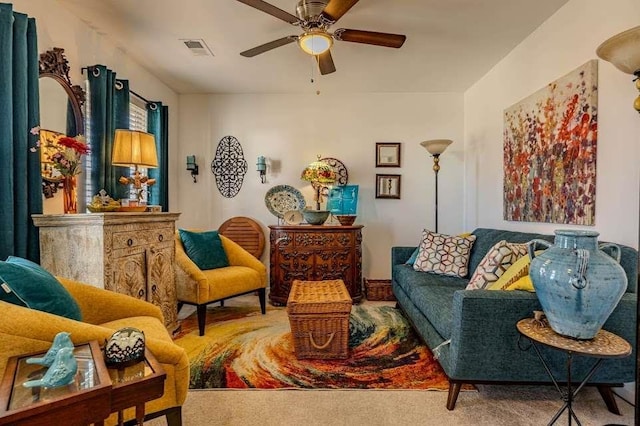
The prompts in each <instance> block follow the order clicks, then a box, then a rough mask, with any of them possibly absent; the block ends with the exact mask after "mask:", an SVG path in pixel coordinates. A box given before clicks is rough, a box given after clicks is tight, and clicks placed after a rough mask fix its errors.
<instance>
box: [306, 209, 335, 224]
mask: <svg viewBox="0 0 640 426" xmlns="http://www.w3.org/2000/svg"><path fill="white" fill-rule="evenodd" d="M302 217H304V220H306V221H307V223H308V224H309V225H322V224H323V223H324V222H325V221H326V220H327V218H328V217H329V210H308V209H304V210H302Z"/></svg>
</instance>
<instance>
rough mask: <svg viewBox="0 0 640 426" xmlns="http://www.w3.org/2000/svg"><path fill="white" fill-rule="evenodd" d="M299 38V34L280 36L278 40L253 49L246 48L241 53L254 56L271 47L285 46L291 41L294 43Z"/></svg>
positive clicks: (247, 56) (245, 55) (249, 56)
mask: <svg viewBox="0 0 640 426" xmlns="http://www.w3.org/2000/svg"><path fill="white" fill-rule="evenodd" d="M297 39H298V36H286V37H282V38H279V39H277V40H273V41H270V42H269V43H265V44H261V45H260V46H256V47H254V48H253V49H249V50H245V51H244V52H240V54H241V55H242V56H244V57H246V58H252V57H254V56H256V55H259V54H261V53H264V52H267V51H269V50H271V49H275V48H276V47H280V46H284V45H286V44H289V43H293V42H294V41H296V40H297Z"/></svg>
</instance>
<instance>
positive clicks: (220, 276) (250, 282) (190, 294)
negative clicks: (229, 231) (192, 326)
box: [175, 232, 267, 336]
mask: <svg viewBox="0 0 640 426" xmlns="http://www.w3.org/2000/svg"><path fill="white" fill-rule="evenodd" d="M175 239H176V293H177V295H178V301H179V303H180V304H188V305H195V306H196V307H197V313H198V329H199V331H200V336H202V335H204V325H205V318H206V314H207V305H208V304H210V303H214V302H221V303H223V302H224V300H225V299H229V298H231V297H236V296H241V295H243V294H247V293H252V292H255V291H257V292H258V297H259V299H260V309H261V311H262V314H263V315H264V314H265V312H266V297H265V296H266V287H267V268H266V267H265V266H264V265H263V264H262V262H260V261H259V260H258V259H256V258H255V257H254V256H253V255H252V254H250V253H249V252H248V251H246V250H245V249H243V248H242V247H241V246H240V245H238V244H237V243H235V242H233V241H232V240H230V239H229V238H227V237H225V236H224V235H220V240H221V241H222V247H223V248H224V251H225V253H226V254H227V258H228V259H229V266H226V267H223V268H217V269H208V270H201V269H200V268H198V266H197V265H196V264H195V263H193V261H192V260H191V259H190V258H189V256H187V253H186V252H185V251H184V246H183V245H182V240H181V239H180V234H179V233H178V232H176V236H175Z"/></svg>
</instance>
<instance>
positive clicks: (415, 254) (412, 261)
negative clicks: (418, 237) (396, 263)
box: [404, 247, 420, 266]
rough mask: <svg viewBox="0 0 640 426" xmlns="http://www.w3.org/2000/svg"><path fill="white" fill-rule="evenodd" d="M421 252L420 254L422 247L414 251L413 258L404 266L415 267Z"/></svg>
mask: <svg viewBox="0 0 640 426" xmlns="http://www.w3.org/2000/svg"><path fill="white" fill-rule="evenodd" d="M419 252H420V247H416V249H415V250H414V251H413V253H411V256H410V257H409V260H407V261H406V262H404V264H405V265H411V266H413V264H414V263H416V259H417V258H418V253H419Z"/></svg>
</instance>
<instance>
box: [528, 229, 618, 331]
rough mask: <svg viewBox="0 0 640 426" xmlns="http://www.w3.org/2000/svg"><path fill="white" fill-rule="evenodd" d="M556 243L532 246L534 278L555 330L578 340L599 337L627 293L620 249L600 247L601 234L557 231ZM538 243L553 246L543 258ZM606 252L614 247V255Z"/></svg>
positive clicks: (534, 285) (530, 271)
mask: <svg viewBox="0 0 640 426" xmlns="http://www.w3.org/2000/svg"><path fill="white" fill-rule="evenodd" d="M555 235H556V236H555V240H554V244H553V245H552V244H551V243H549V242H548V241H544V240H533V241H532V243H531V244H530V245H529V256H530V257H531V266H530V268H529V275H530V276H531V281H532V282H533V287H534V288H535V290H536V294H537V295H538V299H539V300H540V304H541V305H542V310H543V311H544V313H545V315H546V317H547V319H548V321H549V325H550V326H551V328H552V329H553V330H554V331H555V332H556V333H559V334H562V335H565V336H569V337H573V338H576V339H593V338H594V337H595V335H596V334H597V333H598V331H599V330H600V329H601V328H602V326H603V325H604V323H605V321H607V319H608V318H609V315H611V312H613V310H614V309H615V307H616V306H617V305H618V302H619V301H620V299H621V298H622V295H623V294H624V292H625V291H626V290H627V275H626V274H625V272H624V269H622V266H620V264H619V262H620V255H621V251H620V247H619V246H617V245H615V244H601V245H600V246H598V239H597V238H598V235H600V234H599V233H598V232H595V231H580V230H564V229H562V230H557V231H555ZM538 245H542V246H545V247H547V248H548V249H547V250H545V251H544V252H543V253H542V254H540V255H539V256H536V255H535V251H536V249H537V246H538ZM603 249H611V250H612V251H613V252H614V255H609V254H608V253H606V252H604V251H603Z"/></svg>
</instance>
